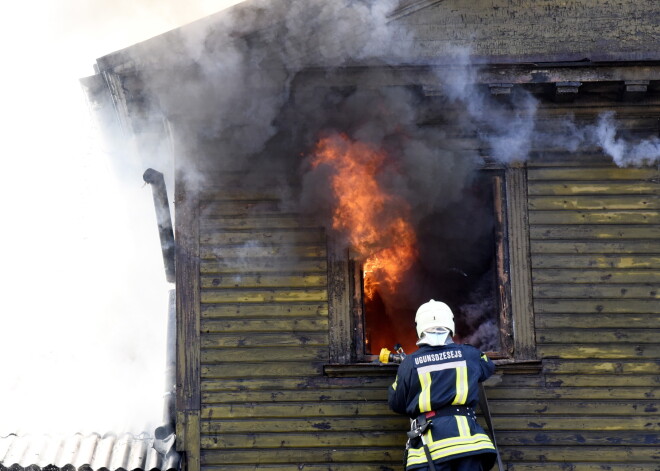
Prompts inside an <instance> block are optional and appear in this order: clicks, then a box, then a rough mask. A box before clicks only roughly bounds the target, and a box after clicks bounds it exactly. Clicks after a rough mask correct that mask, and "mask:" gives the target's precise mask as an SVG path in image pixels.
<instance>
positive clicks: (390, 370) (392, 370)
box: [323, 359, 542, 378]
mask: <svg viewBox="0 0 660 471" xmlns="http://www.w3.org/2000/svg"><path fill="white" fill-rule="evenodd" d="M494 363H495V373H496V374H519V375H520V374H539V373H540V372H541V370H542V364H541V361H540V360H522V361H515V360H511V359H507V360H495V361H494ZM398 367H399V365H396V364H392V363H388V364H382V363H375V362H374V363H349V364H337V363H333V364H326V365H323V374H324V375H325V376H329V377H331V378H341V377H350V376H360V377H364V376H370V377H373V376H381V377H394V375H395V374H396V370H397V368H398Z"/></svg>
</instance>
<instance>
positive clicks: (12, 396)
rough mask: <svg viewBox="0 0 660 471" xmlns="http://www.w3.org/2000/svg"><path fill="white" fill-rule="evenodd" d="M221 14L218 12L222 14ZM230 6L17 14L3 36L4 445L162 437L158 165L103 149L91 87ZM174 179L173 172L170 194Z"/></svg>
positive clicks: (10, 9)
mask: <svg viewBox="0 0 660 471" xmlns="http://www.w3.org/2000/svg"><path fill="white" fill-rule="evenodd" d="M212 3H213V4H212ZM221 7H222V4H221V3H220V2H217V1H216V2H210V1H205V2H192V3H191V2H186V4H185V7H184V6H183V4H181V2H174V1H158V2H156V1H153V0H152V1H139V2H135V1H127V0H120V1H109V0H101V1H97V2H87V1H83V0H63V1H59V2H49V1H37V2H30V3H21V2H13V3H12V4H11V5H8V6H7V9H6V10H5V12H4V13H5V16H6V18H11V21H9V22H7V24H6V25H5V26H4V27H3V28H2V30H1V31H0V38H1V39H2V41H0V43H1V44H2V46H0V47H2V53H3V57H5V59H6V60H7V61H8V62H10V63H12V67H13V70H14V73H11V74H3V75H2V76H1V77H0V84H1V85H2V87H3V89H4V90H8V91H11V92H10V93H7V94H6V96H5V98H4V100H3V114H2V125H3V130H4V132H3V138H2V141H1V142H0V145H1V149H2V153H3V163H2V165H3V175H4V179H3V184H2V185H0V205H2V213H3V215H4V217H5V225H4V226H3V227H4V228H3V231H2V233H1V234H0V243H1V244H2V247H3V249H4V250H3V270H2V273H1V274H0V278H1V282H0V291H1V295H2V296H1V299H2V303H1V304H0V332H2V343H3V355H2V357H1V358H0V368H1V369H2V372H3V378H4V379H5V384H4V386H3V388H2V390H0V419H1V420H0V422H1V424H0V436H4V435H7V434H8V433H34V434H39V433H74V432H82V433H87V432H92V431H96V432H99V433H102V434H103V433H105V432H108V431H113V432H115V433H121V432H122V431H132V432H142V431H147V432H153V428H154V427H155V426H156V425H160V423H161V421H162V409H163V404H162V397H163V393H164V376H165V352H164V348H165V340H166V339H165V331H166V316H167V300H168V292H167V291H168V289H169V288H170V286H169V285H167V283H165V281H164V271H163V262H162V258H161V254H160V243H159V240H158V231H157V228H156V221H155V214H154V207H153V201H152V196H151V189H150V187H148V186H146V185H145V184H144V182H143V181H142V178H141V176H142V172H143V171H144V170H145V168H146V166H148V164H147V162H149V163H150V164H154V166H155V167H156V168H159V169H161V170H163V171H167V168H164V167H167V159H165V161H164V160H163V159H162V158H161V159H159V160H151V159H154V158H155V156H153V155H149V156H145V161H137V160H135V158H136V156H135V155H134V154H130V153H129V151H130V148H127V149H124V150H126V152H123V153H120V154H118V155H111V154H110V152H111V151H114V150H112V149H109V148H108V147H106V146H105V144H104V143H103V141H102V140H101V139H100V137H99V135H98V129H97V128H96V126H95V124H94V123H93V121H92V120H91V117H90V113H89V108H88V106H87V103H86V102H85V100H84V95H83V94H82V93H81V90H80V84H79V79H80V78H81V77H84V76H88V75H91V74H93V73H94V71H93V68H92V64H93V63H94V60H95V58H96V57H98V56H99V55H102V54H104V53H107V52H110V51H114V50H117V49H120V48H122V47H126V46H128V45H131V44H134V43H136V42H139V41H143V40H145V39H147V38H149V37H151V36H154V35H156V34H159V33H162V32H163V31H165V30H168V29H171V28H174V27H178V26H180V25H181V24H183V23H185V22H189V21H192V20H193V19H195V18H197V17H201V16H205V15H207V14H209V13H211V12H212V11H217V10H218V9H220V8H221ZM171 177H172V173H171V172H168V178H169V182H170V188H169V189H170V191H171V190H172V185H171V181H172V180H171Z"/></svg>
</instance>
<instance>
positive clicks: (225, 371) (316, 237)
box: [200, 194, 407, 470]
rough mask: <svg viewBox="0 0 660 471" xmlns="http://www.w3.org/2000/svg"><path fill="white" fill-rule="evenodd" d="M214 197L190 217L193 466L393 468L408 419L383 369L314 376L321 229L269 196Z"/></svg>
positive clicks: (323, 299)
mask: <svg viewBox="0 0 660 471" xmlns="http://www.w3.org/2000/svg"><path fill="white" fill-rule="evenodd" d="M223 198H226V196H225V195H222V194H216V195H210V196H209V197H207V198H206V199H205V200H204V201H203V204H202V206H203V208H202V210H201V214H202V219H201V221H200V257H201V262H200V289H201V293H200V299H201V308H200V315H201V320H200V328H201V351H200V358H201V385H200V386H201V391H202V392H201V404H202V406H201V410H200V432H201V437H200V440H201V447H202V452H201V462H202V466H203V467H204V469H207V468H208V469H211V468H219V469H241V466H245V467H248V468H251V469H252V468H253V467H254V466H255V465H258V464H261V465H265V466H268V467H275V468H277V467H282V469H285V468H288V469H291V467H294V468H297V467H298V463H303V464H304V466H305V468H310V467H313V466H314V465H315V464H316V465H319V466H321V465H323V466H324V469H328V466H327V463H329V462H333V464H332V466H338V468H337V469H356V467H358V468H360V469H380V470H382V469H393V467H392V465H393V463H398V462H400V459H401V453H402V446H403V443H404V441H405V438H404V436H405V435H404V433H403V430H404V429H405V427H406V424H407V420H406V419H405V418H403V417H397V416H395V415H393V414H392V413H391V412H390V411H389V409H388V407H387V403H386V395H387V393H386V388H387V385H388V384H389V382H390V381H391V379H390V378H372V379H369V378H328V377H326V376H324V375H323V365H324V364H326V363H328V352H329V345H328V328H329V327H328V305H327V298H328V296H327V285H328V279H327V261H326V241H325V233H324V231H322V230H320V229H319V228H318V227H315V226H314V225H313V224H311V223H310V221H309V220H308V219H305V218H302V217H300V216H299V215H292V214H283V213H281V212H279V203H278V202H277V201H276V200H273V199H267V198H264V199H262V200H259V199H256V198H246V197H245V196H244V195H240V194H238V195H234V196H233V197H232V198H233V199H223ZM379 463H380V464H379Z"/></svg>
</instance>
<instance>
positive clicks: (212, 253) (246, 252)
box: [199, 243, 326, 271]
mask: <svg viewBox="0 0 660 471" xmlns="http://www.w3.org/2000/svg"><path fill="white" fill-rule="evenodd" d="M199 256H200V257H201V258H202V259H203V260H215V259H217V258H222V259H230V260H231V259H240V260H243V263H244V267H245V269H246V271H252V269H251V266H252V265H253V264H255V263H258V262H260V261H262V259H263V258H264V257H273V258H278V257H279V258H282V257H291V258H323V257H325V256H326V249H325V246H324V245H318V244H317V245H265V244H264V245H261V244H249V243H248V244H245V245H241V246H229V247H222V246H217V245H203V246H200V248H199Z"/></svg>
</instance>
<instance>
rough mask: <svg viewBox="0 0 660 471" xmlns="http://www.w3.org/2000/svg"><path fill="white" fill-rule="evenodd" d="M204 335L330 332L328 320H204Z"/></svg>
mask: <svg viewBox="0 0 660 471" xmlns="http://www.w3.org/2000/svg"><path fill="white" fill-rule="evenodd" d="M201 328H202V332H203V333H216V332H217V333H222V332H228V333H229V332H231V333H233V334H235V333H238V332H296V333H297V332H324V331H327V330H328V319H327V318H325V317H318V318H310V319H304V318H285V319H233V320H231V319H223V320H219V319H212V320H211V319H202V322H201Z"/></svg>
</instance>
